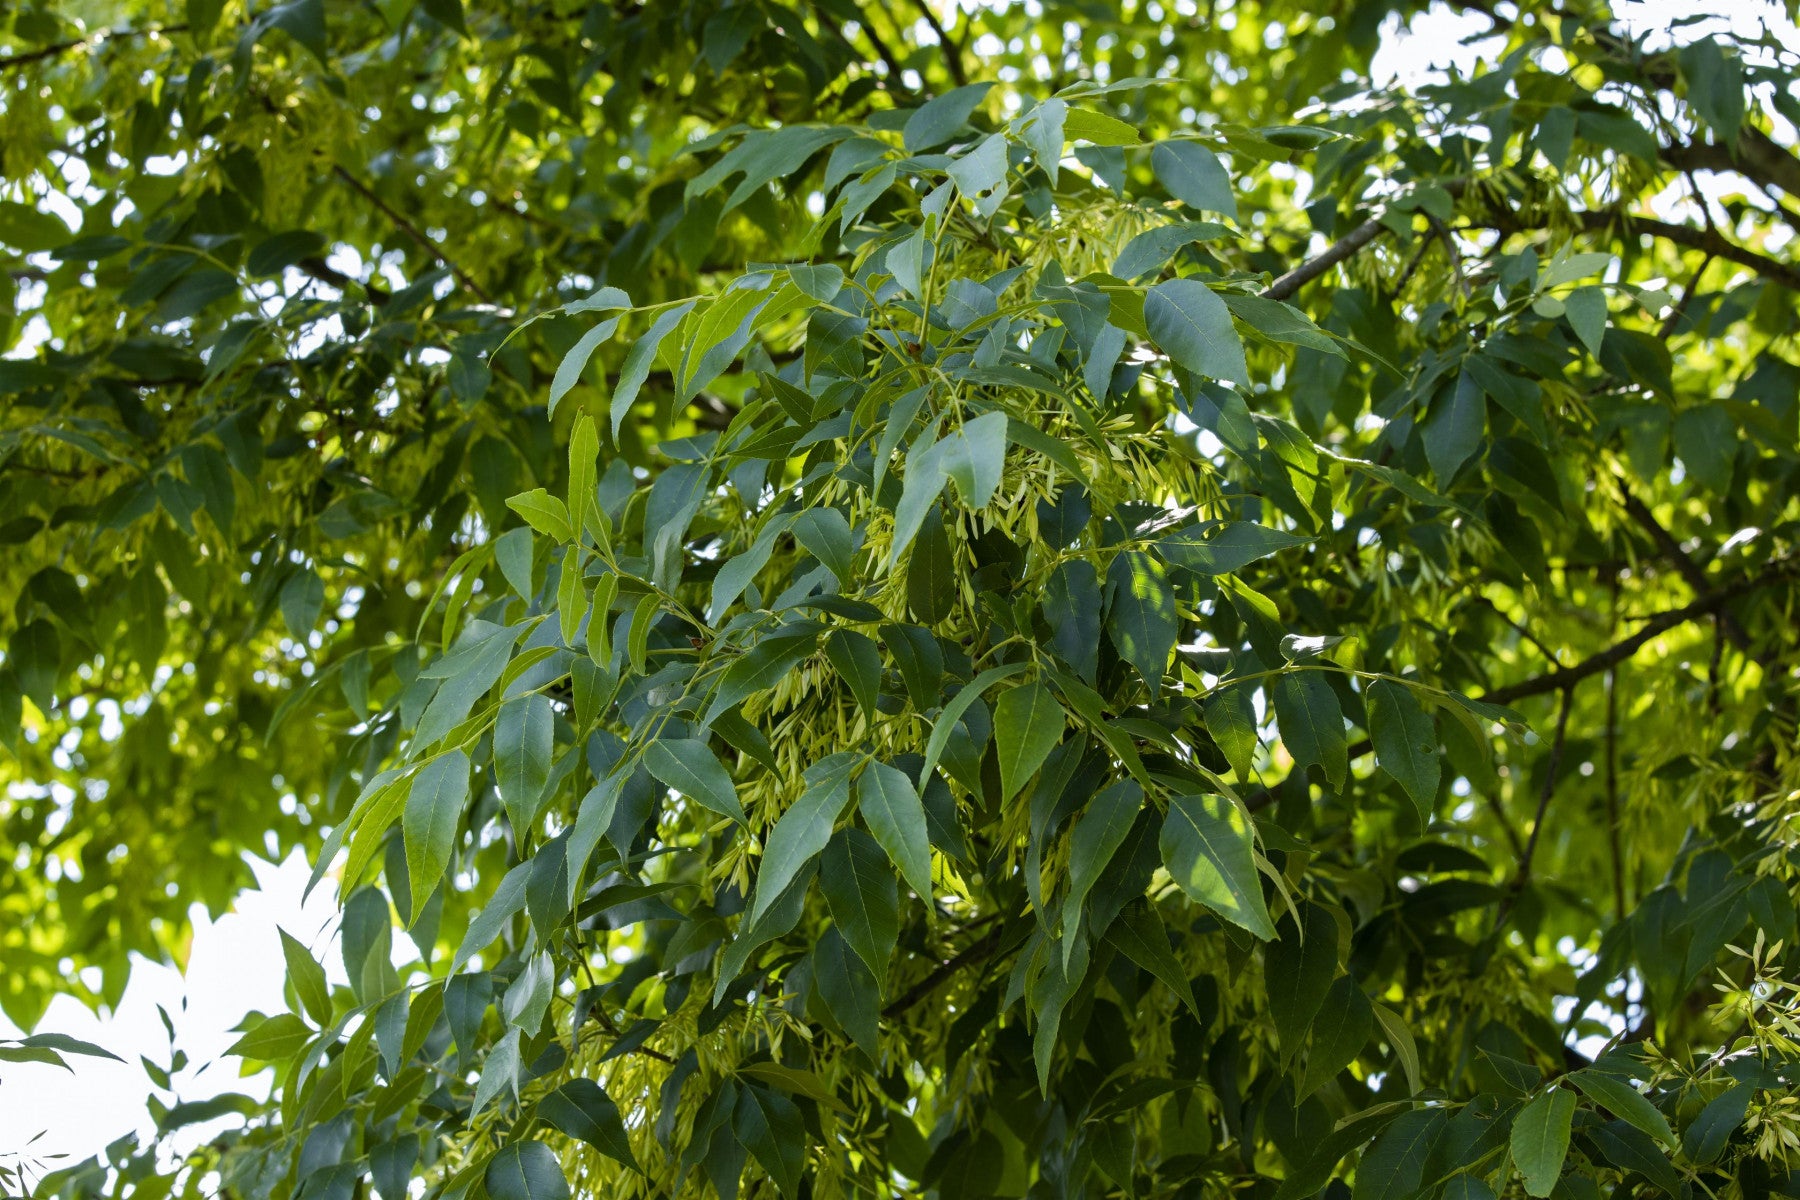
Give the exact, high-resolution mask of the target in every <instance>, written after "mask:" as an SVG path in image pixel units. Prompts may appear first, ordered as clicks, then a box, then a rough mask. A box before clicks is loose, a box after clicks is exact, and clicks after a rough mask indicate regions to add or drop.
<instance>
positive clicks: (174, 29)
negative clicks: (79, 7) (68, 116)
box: [0, 22, 188, 71]
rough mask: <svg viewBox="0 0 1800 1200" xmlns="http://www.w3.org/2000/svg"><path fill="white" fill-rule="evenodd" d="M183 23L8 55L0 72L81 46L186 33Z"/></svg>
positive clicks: (98, 35)
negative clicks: (123, 39)
mask: <svg viewBox="0 0 1800 1200" xmlns="http://www.w3.org/2000/svg"><path fill="white" fill-rule="evenodd" d="M187 28H188V27H187V24H186V23H185V22H183V23H181V24H176V25H156V26H152V27H151V28H149V29H105V30H101V31H100V32H99V33H95V34H90V35H89V36H87V37H84V38H74V39H73V40H71V41H67V42H53V43H51V44H50V45H48V46H39V47H38V48H37V49H36V50H27V51H25V52H24V53H22V54H10V55H7V56H6V57H5V58H0V71H10V70H12V69H13V68H14V67H24V66H29V65H30V64H32V63H35V62H43V61H44V60H45V59H47V58H56V57H58V56H60V55H63V54H67V53H68V52H69V51H71V50H79V49H80V48H81V47H83V46H103V45H105V44H106V43H107V42H110V41H113V40H115V39H118V38H134V37H161V36H163V35H165V34H170V33H186V32H187Z"/></svg>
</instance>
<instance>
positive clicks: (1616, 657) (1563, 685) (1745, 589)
mask: <svg viewBox="0 0 1800 1200" xmlns="http://www.w3.org/2000/svg"><path fill="white" fill-rule="evenodd" d="M1796 574H1800V558H1784V559H1779V560H1776V561H1775V562H1773V563H1770V564H1769V566H1768V567H1767V568H1766V569H1764V570H1763V571H1761V572H1759V573H1757V574H1755V575H1751V576H1748V577H1746V578H1744V579H1740V580H1738V581H1737V582H1735V583H1731V584H1727V585H1726V586H1725V587H1722V588H1718V589H1716V590H1714V591H1711V592H1708V593H1706V594H1705V595H1703V596H1701V597H1700V598H1699V599H1697V600H1695V601H1694V602H1693V603H1692V604H1688V605H1686V606H1684V607H1682V608H1675V609H1670V610H1668V611H1667V612H1660V613H1657V614H1656V615H1654V616H1652V617H1649V618H1647V619H1646V620H1645V621H1644V623H1643V625H1642V627H1641V628H1639V629H1638V631H1637V632H1636V633H1634V634H1632V635H1631V636H1630V637H1628V638H1623V639H1621V640H1620V641H1617V642H1614V643H1613V644H1612V645H1610V646H1608V647H1607V648H1606V649H1604V650H1601V651H1598V652H1596V653H1594V654H1591V655H1589V656H1588V657H1587V658H1584V659H1582V660H1581V661H1580V662H1578V663H1576V664H1575V665H1574V666H1572V667H1558V668H1556V669H1554V670H1551V671H1546V672H1545V673H1543V674H1542V675H1534V676H1532V677H1531V678H1529V679H1522V680H1520V681H1519V682H1517V683H1513V684H1508V685H1507V686H1505V687H1500V688H1495V689H1494V690H1493V691H1491V692H1488V693H1486V694H1484V695H1482V696H1480V697H1478V699H1480V700H1481V701H1482V702H1483V703H1486V704H1511V703H1513V702H1514V701H1515V700H1524V699H1527V698H1528V697H1531V696H1542V695H1544V694H1546V693H1549V692H1566V691H1568V690H1569V689H1570V688H1572V687H1574V686H1575V685H1576V684H1578V683H1580V682H1581V681H1582V680H1584V679H1586V678H1587V677H1588V676H1590V675H1598V674H1600V673H1601V672H1603V671H1607V670H1610V669H1612V668H1613V667H1616V666H1617V665H1618V664H1620V663H1622V662H1625V661H1626V660H1627V659H1629V658H1630V657H1631V656H1632V655H1634V654H1636V653H1637V652H1638V651H1639V650H1640V649H1642V648H1643V647H1644V645H1645V643H1647V642H1649V641H1650V640H1651V639H1653V638H1655V637H1656V636H1657V635H1659V634H1663V633H1667V632H1668V631H1669V630H1671V629H1675V628H1678V627H1680V626H1682V625H1686V624H1687V623H1688V622H1690V621H1694V620H1698V619H1699V618H1701V617H1706V616H1711V615H1712V614H1714V613H1716V612H1718V611H1720V610H1721V609H1722V608H1723V607H1724V606H1725V605H1727V604H1729V603H1731V602H1732V601H1734V600H1737V599H1739V598H1741V597H1743V596H1747V595H1749V594H1750V593H1752V592H1755V591H1759V590H1760V589H1762V588H1765V587H1769V586H1770V585H1772V584H1776V583H1779V582H1781V581H1782V580H1784V579H1789V578H1792V577H1794V576H1795V575H1796ZM1374 749H1375V746H1374V744H1373V743H1372V742H1370V741H1369V739H1367V738H1363V739H1361V740H1360V741H1356V742H1352V743H1351V744H1350V747H1349V750H1348V752H1347V753H1348V755H1349V757H1350V758H1352V759H1356V758H1361V757H1363V756H1364V755H1366V754H1369V753H1371V752H1372V751H1373V750H1374ZM1279 786H1280V785H1279V784H1277V785H1275V787H1267V788H1263V789H1262V790H1261V791H1256V792H1251V793H1249V794H1247V795H1246V796H1245V797H1244V805H1245V807H1247V808H1249V809H1250V810H1251V811H1252V812H1254V811H1256V810H1259V809H1263V808H1267V807H1268V806H1269V805H1270V804H1271V803H1273V802H1274V800H1275V792H1276V789H1277V788H1278V787H1279Z"/></svg>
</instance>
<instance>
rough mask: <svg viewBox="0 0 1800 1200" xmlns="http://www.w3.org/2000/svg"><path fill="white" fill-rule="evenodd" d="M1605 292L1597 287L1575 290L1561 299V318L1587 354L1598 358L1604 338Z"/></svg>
mask: <svg viewBox="0 0 1800 1200" xmlns="http://www.w3.org/2000/svg"><path fill="white" fill-rule="evenodd" d="M1606 315H1607V314H1606V292H1605V291H1604V290H1603V289H1601V288H1597V287H1584V288H1576V289H1575V290H1574V291H1572V292H1570V293H1569V294H1568V295H1567V296H1565V297H1563V316H1564V318H1565V319H1567V320H1568V322H1569V328H1570V329H1573V330H1574V331H1575V336H1576V337H1578V338H1580V339H1581V344H1582V345H1584V346H1586V347H1587V349H1588V353H1589V354H1592V355H1593V356H1594V357H1595V358H1599V357H1600V344H1601V342H1602V341H1603V340H1604V339H1605V337H1606Z"/></svg>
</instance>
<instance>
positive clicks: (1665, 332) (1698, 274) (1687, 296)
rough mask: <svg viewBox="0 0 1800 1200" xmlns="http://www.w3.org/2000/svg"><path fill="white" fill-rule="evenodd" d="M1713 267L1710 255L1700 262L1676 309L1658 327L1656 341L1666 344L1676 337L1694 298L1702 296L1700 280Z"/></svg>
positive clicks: (1671, 310)
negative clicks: (1678, 327) (1676, 332)
mask: <svg viewBox="0 0 1800 1200" xmlns="http://www.w3.org/2000/svg"><path fill="white" fill-rule="evenodd" d="M1712 265H1713V256H1712V255H1710V254H1708V255H1707V256H1706V257H1705V258H1702V259H1701V260H1700V265H1699V266H1698V267H1697V268H1695V270H1694V275H1693V278H1691V279H1689V280H1688V285H1687V288H1686V289H1685V290H1684V291H1683V292H1682V293H1681V299H1680V300H1678V301H1676V303H1675V307H1674V308H1671V309H1670V310H1669V315H1668V316H1666V317H1664V318H1663V323H1662V324H1661V325H1659V326H1657V329H1656V339H1657V340H1658V341H1661V342H1666V341H1668V340H1669V339H1670V338H1671V337H1673V336H1674V334H1675V330H1676V327H1677V326H1679V325H1680V324H1681V318H1682V317H1684V316H1686V315H1687V311H1688V308H1689V307H1690V306H1691V305H1692V304H1693V303H1694V297H1695V296H1698V295H1699V294H1700V280H1701V279H1702V278H1703V277H1704V276H1705V275H1706V269H1707V268H1708V267H1710V266H1712Z"/></svg>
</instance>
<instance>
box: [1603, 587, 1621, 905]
mask: <svg viewBox="0 0 1800 1200" xmlns="http://www.w3.org/2000/svg"><path fill="white" fill-rule="evenodd" d="M1612 625H1613V629H1614V630H1615V631H1616V630H1617V629H1618V625H1619V580H1618V578H1617V577H1616V576H1615V577H1614V579H1613V581H1612ZM1606 841H1607V848H1608V850H1609V851H1610V853H1611V854H1612V883H1613V918H1614V919H1615V920H1618V921H1623V920H1624V919H1625V866H1624V863H1625V857H1624V855H1623V854H1621V853H1620V849H1619V667H1618V664H1617V663H1614V664H1613V665H1612V666H1610V667H1608V668H1607V669H1606Z"/></svg>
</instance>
